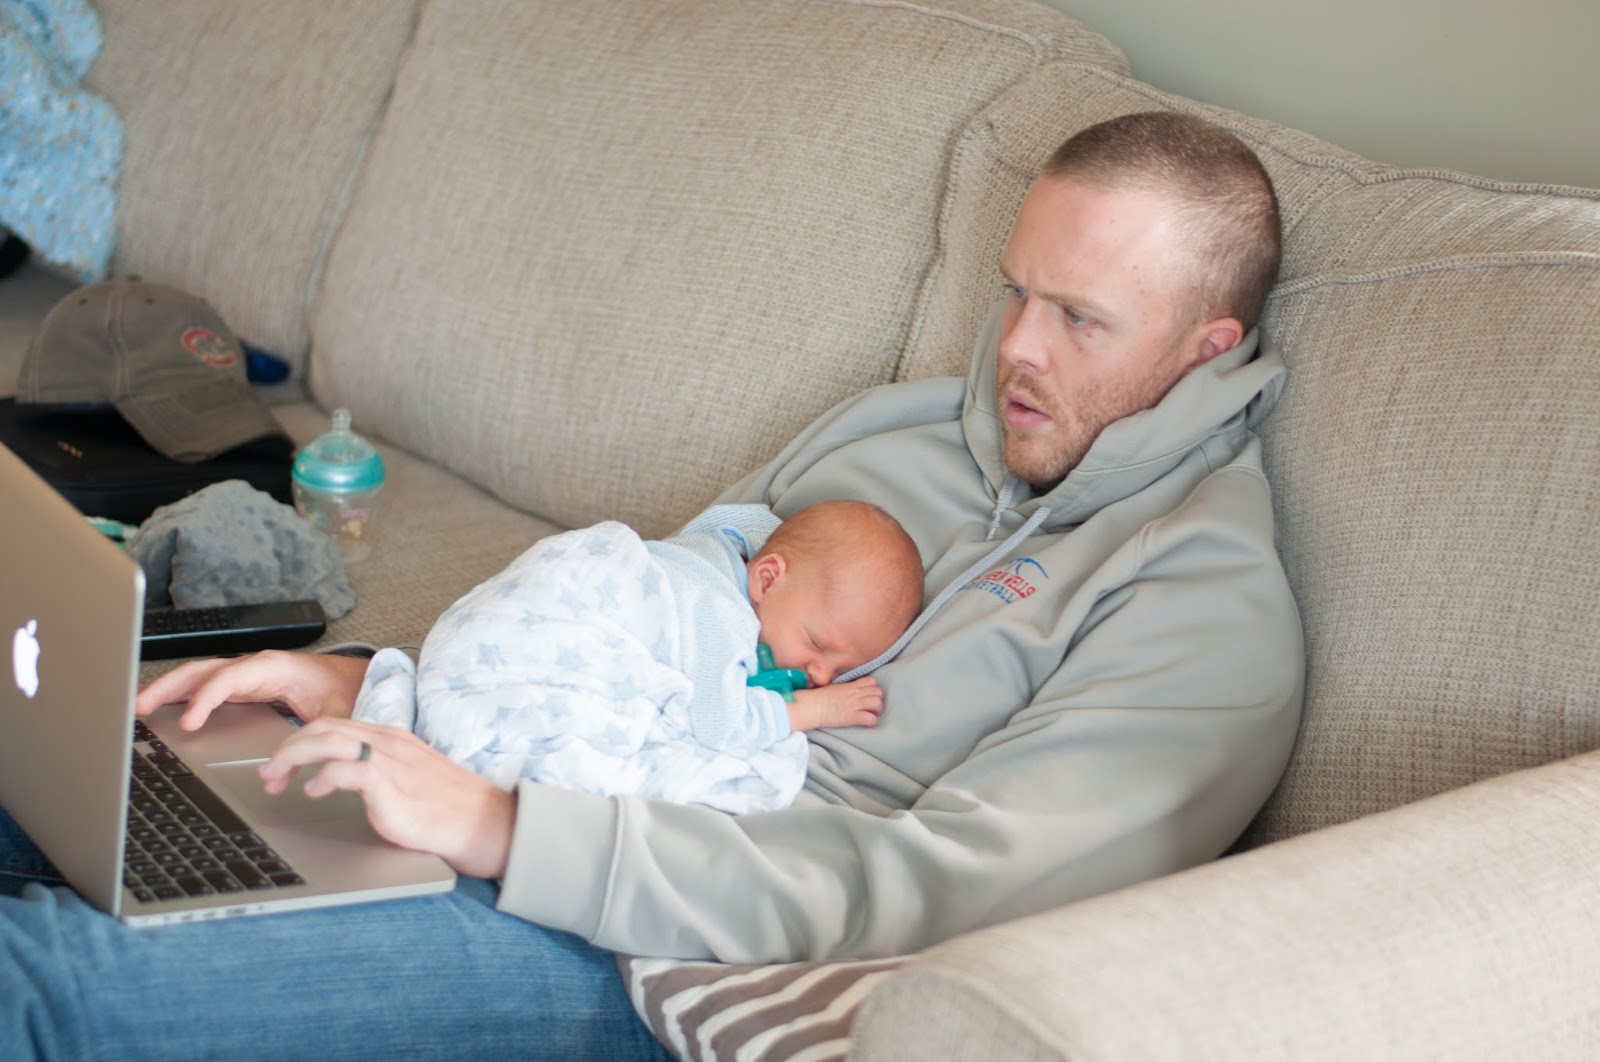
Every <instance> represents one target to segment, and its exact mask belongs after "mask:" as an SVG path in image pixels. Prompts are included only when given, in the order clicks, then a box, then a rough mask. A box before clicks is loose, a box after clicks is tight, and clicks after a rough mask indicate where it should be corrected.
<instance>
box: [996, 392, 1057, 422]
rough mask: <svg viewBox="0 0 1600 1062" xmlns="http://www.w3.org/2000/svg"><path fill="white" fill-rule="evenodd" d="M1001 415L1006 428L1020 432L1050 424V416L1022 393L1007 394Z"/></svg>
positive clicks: (1002, 404)
mask: <svg viewBox="0 0 1600 1062" xmlns="http://www.w3.org/2000/svg"><path fill="white" fill-rule="evenodd" d="M1000 413H1001V416H1002V418H1004V420H1005V422H1006V426H1007V427H1010V428H1014V429H1016V430H1018V431H1027V430H1028V429H1030V428H1038V427H1041V426H1043V425H1045V424H1048V423H1050V415H1049V414H1048V413H1046V412H1044V410H1042V409H1040V408H1039V405H1038V403H1037V402H1035V401H1034V400H1033V399H1031V398H1029V397H1028V396H1027V395H1026V394H1024V393H1022V392H1021V391H1007V392H1006V394H1005V399H1004V401H1003V402H1002V403H1001V411H1000Z"/></svg>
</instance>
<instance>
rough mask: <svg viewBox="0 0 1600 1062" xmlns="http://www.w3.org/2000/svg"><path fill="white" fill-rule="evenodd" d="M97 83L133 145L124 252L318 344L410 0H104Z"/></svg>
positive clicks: (248, 333) (124, 201)
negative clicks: (318, 315) (323, 293)
mask: <svg viewBox="0 0 1600 1062" xmlns="http://www.w3.org/2000/svg"><path fill="white" fill-rule="evenodd" d="M95 6H96V7H97V8H98V9H99V11H100V14H101V17H102V19H103V21H104V23H105V47H104V48H103V49H102V51H101V53H100V58H99V61H98V62H97V63H96V64H95V66H94V68H93V70H92V71H91V72H90V76H89V84H90V85H91V86H92V87H94V88H95V89H96V91H98V92H101V93H103V94H104V95H105V96H106V98H108V99H109V100H110V101H111V102H112V104H113V105H115V107H116V108H117V112H118V113H119V114H120V115H121V116H122V119H123V122H124V123H125V125H126V129H127V149H126V152H125V155H124V159H123V169H122V181H121V186H120V188H119V190H118V210H117V230H118V237H117V238H118V243H117V250H116V253H115V256H114V258H113V261H112V268H113V271H114V273H116V274H117V275H124V274H128V273H137V274H139V275H141V276H143V277H144V278H145V279H146V280H149V281H153V282H159V283H164V284H170V285H172V286H174V287H177V288H182V289H184V290H186V291H191V292H194V293H195V294H197V295H200V296H202V297H204V298H205V299H207V300H208V301H210V302H211V304H212V305H213V306H215V307H217V309H218V310H219V311H220V312H221V313H222V316H223V317H224V319H226V320H227V322H228V324H229V325H230V326H231V327H232V328H233V330H234V331H235V332H237V333H238V334H239V336H240V338H242V339H244V340H245V341H246V342H248V343H251V344H254V345H256V346H259V347H263V348H265V349H267V350H270V351H272V352H274V353H277V354H280V355H283V356H285V357H287V358H289V359H290V360H291V361H292V362H293V363H294V364H295V365H297V366H298V365H299V364H300V363H301V362H302V361H303V359H304V356H305V352H306V343H307V318H308V314H309V310H310V302H311V295H312V292H313V290H314V286H315V285H316V283H317V280H318V276H319V272H320V268H321V265H322V258H323V251H324V249H325V248H326V246H327V243H328V241H329V239H330V238H331V237H332V234H333V230H334V227H335V226H336V224H337V223H338V220H339V217H340V215H341V213H342V211H343V206H344V199H345V195H344V191H345V188H346V186H347V184H348V183H349V181H350V180H351V178H352V177H353V176H354V173H355V171H356V168H357V167H358V166H359V164H360V162H361V158H362V153H363V151H364V150H365V147H366V142H367V139H368V138H369V136H370V135H371V131H372V127H373V125H374V123H375V122H376V120H377V117H378V114H379V113H380V109H381V107H382V104H383V101H384V99H385V98H386V96H387V93H388V91H389V86H390V84H391V83H392V81H393V79H394V69H395V65H396V63H397V62H398V61H399V58H400V53H401V51H402V49H403V48H404V47H405V44H406V42H407V41H408V40H409V39H410V36H411V25H412V21H413V11H412V8H413V6H414V5H413V3H412V2H410V0H403V2H396V0H340V2H338V3H327V2H325V0H273V2H271V3H245V4H219V3H216V2H215V0H97V2H96V5H95Z"/></svg>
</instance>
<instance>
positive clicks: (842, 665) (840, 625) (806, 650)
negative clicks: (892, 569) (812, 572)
mask: <svg viewBox="0 0 1600 1062" xmlns="http://www.w3.org/2000/svg"><path fill="white" fill-rule="evenodd" d="M827 582H828V581H827V580H815V579H811V580H808V579H805V578H803V577H797V576H796V575H795V574H794V573H793V572H792V571H791V572H788V573H785V574H784V575H783V576H780V577H779V579H778V580H777V581H776V582H775V583H774V584H773V585H772V588H771V589H770V590H769V591H767V594H766V596H765V597H764V598H763V599H762V600H761V601H760V602H758V603H757V604H756V606H755V609H756V617H757V618H758V619H759V620H760V621H761V640H762V641H764V642H766V643H767V645H768V646H770V647H771V648H772V659H773V662H774V663H775V664H776V665H777V666H778V667H786V668H798V669H799V670H801V671H804V672H805V674H806V679H807V681H808V682H809V683H810V685H811V686H812V687H813V688H814V687H818V686H826V685H827V684H828V683H830V682H832V681H833V680H834V679H835V678H837V677H838V676H839V675H842V674H843V673H844V672H846V671H849V670H850V669H851V668H853V667H859V666H860V665H862V664H865V663H866V662H867V661H869V660H871V659H872V658H873V657H875V656H877V655H878V654H879V653H881V652H883V651H884V650H885V649H887V648H889V646H891V645H893V644H894V640H895V639H896V638H898V637H899V636H900V629H901V628H900V627H899V625H898V624H896V623H890V622H888V621H887V620H886V619H885V618H884V617H882V616H880V615H878V614H876V610H875V609H873V608H871V607H868V606H869V602H870V595H867V594H863V593H860V592H852V590H851V587H852V586H853V585H855V584H853V583H852V582H851V581H850V580H848V579H836V580H832V582H833V583H835V585H834V586H832V587H827V586H826V583H827Z"/></svg>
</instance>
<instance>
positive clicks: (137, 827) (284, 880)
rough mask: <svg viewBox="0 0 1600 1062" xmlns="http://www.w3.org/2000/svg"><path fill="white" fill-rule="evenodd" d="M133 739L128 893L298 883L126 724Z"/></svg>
mask: <svg viewBox="0 0 1600 1062" xmlns="http://www.w3.org/2000/svg"><path fill="white" fill-rule="evenodd" d="M133 740H134V746H135V747H134V749H133V777H132V779H131V781H130V783H129V793H128V796H129V800H128V840H127V846H126V850H125V853H124V856H123V875H122V880H123V883H124V884H125V885H127V886H128V888H129V890H131V891H132V893H133V894H134V896H135V897H137V898H138V899H140V900H142V901H145V902H149V901H152V900H172V899H179V898H182V897H185V896H210V895H214V894H217V893H230V892H246V891H253V890H258V889H272V888H281V887H283V886H288V885H303V884H305V879H303V878H301V877H300V875H299V874H297V873H295V870H294V868H293V867H291V866H290V865H289V864H288V863H287V862H286V861H285V860H284V859H283V857H282V856H280V855H278V853H277V852H276V851H274V850H273V849H271V848H269V847H268V846H267V844H266V842H265V841H263V840H262V839H261V837H260V836H259V835H258V834H256V833H255V832H254V831H253V830H251V829H250V827H249V826H248V825H247V824H246V823H245V822H244V820H242V819H240V818H239V816H237V815H235V814H234V812H233V809H232V808H230V807H228V805H227V804H225V803H224V802H223V801H222V799H221V798H220V797H218V796H217V794H216V793H215V792H214V791H213V790H212V789H211V787H210V786H208V785H206V784H205V783H204V782H202V781H200V779H198V778H196V777H195V775H194V772H193V771H191V770H190V769H189V768H188V767H187V766H186V765H185V764H184V762H183V761H182V760H181V759H179V758H178V755H177V754H176V753H175V752H173V751H172V750H171V749H169V748H168V747H167V746H166V744H165V743H163V742H162V741H161V740H160V739H159V738H157V737H156V736H155V734H153V733H152V732H151V731H150V729H149V728H148V727H146V726H145V725H144V724H143V723H138V722H136V723H134V725H133ZM141 746H142V747H141Z"/></svg>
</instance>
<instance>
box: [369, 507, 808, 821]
mask: <svg viewBox="0 0 1600 1062" xmlns="http://www.w3.org/2000/svg"><path fill="white" fill-rule="evenodd" d="M777 523H778V521H777V519H776V518H775V517H773V516H772V515H771V513H770V511H768V510H766V509H765V508H764V507H762V506H717V507H714V508H713V509H710V510H707V512H706V513H704V514H702V516H700V517H698V518H696V520H694V521H693V522H691V523H690V524H689V525H688V526H687V527H686V528H685V529H684V530H683V532H681V533H680V534H679V535H678V536H675V537H674V538H670V539H666V540H664V541H661V542H646V541H644V540H642V539H641V538H640V537H639V536H638V535H637V534H636V533H635V532H634V531H632V530H631V529H630V528H628V527H626V526H624V525H622V524H619V523H611V522H608V523H602V524H597V525H595V526H593V527H589V528H584V529H580V530H576V531H568V532H566V533H564V534H560V535H554V536H551V537H550V538H546V539H542V540H540V541H539V542H537V543H535V544H534V545H533V546H532V547H531V548H530V549H528V550H527V551H526V552H525V553H523V554H522V555H521V556H520V557H518V558H517V559H516V560H514V561H513V562H512V563H511V564H510V565H508V566H507V567H506V568H505V569H504V570H503V571H501V572H500V573H499V574H497V575H495V576H492V577H491V578H490V579H488V580H487V581H485V582H484V583H482V584H480V585H479V586H478V587H476V588H475V589H473V590H472V591H471V592H470V593H468V594H467V595H466V596H465V597H463V598H462V599H461V600H459V601H457V602H456V603H455V604H454V605H452V606H451V607H450V608H449V609H447V610H446V611H445V612H444V614H443V615H442V616H440V617H439V620H438V622H437V623H436V624H434V627H433V629H432V631H430V632H429V634H428V637H427V639H426V641H425V642H424V643H423V646H422V653H421V658H420V660H419V661H418V662H417V663H416V664H415V665H414V664H413V663H412V661H411V658H410V657H408V656H407V655H406V654H404V653H402V652H400V651H399V650H395V649H385V650H383V651H381V652H379V653H378V654H377V656H375V657H374V658H373V660H372V662H371V664H370V665H369V666H368V669H367V675H366V679H365V681H364V683H363V685H362V689H361V693H360V695H359V697H358V699H357V703H356V712H355V715H356V718H358V719H365V720H367V721H370V722H378V723H388V724H391V725H397V726H404V727H407V728H409V729H411V730H413V731H414V732H415V733H416V734H417V735H418V736H419V737H421V738H422V739H423V740H425V741H427V742H428V743H429V744H430V745H433V746H434V747H435V748H437V749H439V750H440V751H442V752H444V753H445V754H447V755H449V756H450V757H451V758H452V759H455V760H458V761H459V762H461V763H464V764H466V765H467V766H468V767H471V768H472V769H473V770H474V771H476V772H477V773H478V774H480V775H482V776H483V777H485V778H487V779H489V780H490V781H492V782H494V783H495V784H496V785H498V786H501V787H502V788H511V787H512V786H513V785H515V783H516V781H517V779H519V778H528V779H532V780H534V781H540V782H546V783H549V784H552V785H559V786H565V787H568V788H572V789H578V790H582V791H584V792H590V793H596V794H600V795H611V794H619V793H631V794H638V795H642V796H647V797H654V798H657V799H661V800H667V801H672V802H675V803H700V804H707V805H710V806H712V807H715V808H720V809H721V810H724V811H728V812H732V813H736V814H737V813H743V812H750V811H761V810H769V809H772V808H776V807H782V806H785V805H787V804H788V803H790V802H791V801H792V800H793V799H794V797H795V795H796V793H798V792H799V789H800V786H801V784H802V783H803V782H804V780H805V770H806V754H807V746H806V741H805V737H804V735H802V734H797V733H790V732H789V728H788V718H787V714H786V712H785V709H784V704H783V701H782V698H781V697H779V696H778V695H777V694H775V693H773V692H771V691H770V690H764V689H760V688H756V687H749V686H747V685H746V684H745V679H746V678H747V677H748V676H749V675H750V674H752V673H753V672H754V671H755V669H756V666H757V665H756V642H757V638H758V634H759V625H758V623H757V620H756V616H755V611H754V609H753V608H752V607H751V605H750V601H749V596H748V577H747V575H746V568H745V561H746V559H747V558H748V557H749V556H750V554H751V553H752V552H753V551H754V550H756V549H759V548H760V545H761V543H762V542H764V541H765V539H766V536H767V534H769V533H770V531H771V529H772V528H773V527H776V526H777Z"/></svg>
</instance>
